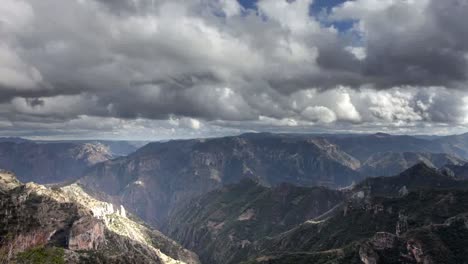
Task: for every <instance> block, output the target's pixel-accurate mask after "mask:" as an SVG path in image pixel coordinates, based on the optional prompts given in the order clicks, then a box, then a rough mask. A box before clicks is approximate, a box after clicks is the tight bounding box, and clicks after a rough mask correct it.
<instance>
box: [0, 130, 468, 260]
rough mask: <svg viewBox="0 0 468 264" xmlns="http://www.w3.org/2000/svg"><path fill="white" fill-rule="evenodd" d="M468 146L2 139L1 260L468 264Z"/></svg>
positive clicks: (274, 138) (258, 136)
mask: <svg viewBox="0 0 468 264" xmlns="http://www.w3.org/2000/svg"><path fill="white" fill-rule="evenodd" d="M466 140H468V135H458V136H448V137H435V136H434V137H416V136H394V135H388V134H384V133H377V134H372V135H327V134H316V135H314V134H270V133H248V134H243V135H240V136H230V137H223V138H207V139H189V140H171V141H166V142H151V143H147V142H131V141H128V142H126V141H118V142H114V141H102V140H85V141H33V140H26V139H21V138H1V139H0V168H3V169H6V170H9V171H13V172H14V173H15V174H16V175H17V176H13V174H12V173H8V172H2V173H0V175H1V177H0V186H1V188H0V191H1V192H0V194H1V195H2V199H1V203H0V214H1V216H2V219H3V220H2V224H3V225H2V227H1V230H0V237H1V238H2V239H0V258H1V259H2V260H5V259H7V260H8V261H10V262H11V263H15V262H16V263H49V262H50V263H55V262H53V261H58V262H57V263H63V262H62V261H65V262H66V263H86V261H88V262H91V263H142V262H143V263H208V264H218V263H223V264H224V263H241V262H242V263H329V264H331V263H426V264H427V263H465V262H463V261H464V259H467V258H468V255H467V253H466V250H465V249H464V248H463V247H462V246H463V245H468V243H467V242H466V241H465V240H466V239H465V238H464V234H465V233H468V232H467V230H466V226H468V220H467V215H468V212H467V211H466V210H465V208H467V207H466V200H465V199H468V195H467V192H468V182H467V181H466V180H467V179H468V176H467V175H468V173H467V172H468V169H467V168H468V165H467V163H466V159H467V158H468V144H465V142H466ZM146 143H147V144H146ZM16 177H17V178H18V180H17V179H16ZM21 182H28V183H25V184H23V183H21ZM33 182H34V183H33ZM40 184H46V185H45V186H44V185H40ZM48 219H53V221H49V220H48ZM156 229H159V230H161V231H162V232H163V233H164V234H165V235H163V233H161V232H159V231H157V230H156ZM10 230H12V231H10ZM175 241H177V242H175ZM179 243H180V244H179ZM185 248H187V249H185ZM444 256H445V257H446V258H447V262H441V258H443V257H444ZM31 259H35V260H37V259H39V260H41V259H42V260H44V259H46V260H47V261H49V262H47V261H46V262H34V261H35V260H34V261H31ZM28 261H29V262H28ZM135 261H138V262H135Z"/></svg>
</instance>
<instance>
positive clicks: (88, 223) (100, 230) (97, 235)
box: [68, 217, 105, 250]
mask: <svg viewBox="0 0 468 264" xmlns="http://www.w3.org/2000/svg"><path fill="white" fill-rule="evenodd" d="M104 229H105V227H104V224H103V223H102V222H101V221H99V220H97V219H95V218H92V217H83V218H81V219H79V220H78V221H76V222H74V223H73V226H72V228H71V230H70V236H69V238H68V248H69V249H71V250H97V249H98V248H99V246H100V245H101V244H102V243H103V242H104V240H105V236H104Z"/></svg>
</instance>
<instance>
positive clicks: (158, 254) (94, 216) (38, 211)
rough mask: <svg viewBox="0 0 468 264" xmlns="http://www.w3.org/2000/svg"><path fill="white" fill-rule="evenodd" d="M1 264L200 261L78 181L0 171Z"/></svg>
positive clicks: (171, 262) (172, 262)
mask: <svg viewBox="0 0 468 264" xmlns="http://www.w3.org/2000/svg"><path fill="white" fill-rule="evenodd" d="M0 238H1V239H0V263H122V264H125V263H168V264H176V263H187V264H196V263H199V261H198V257H197V255H196V254H194V253H192V252H190V251H188V250H186V249H184V248H182V247H181V246H180V245H178V244H177V243H176V242H174V241H172V240H170V239H169V238H167V237H165V236H164V235H162V234H161V233H160V232H158V231H155V230H153V229H151V228H149V227H148V226H146V225H144V224H143V223H142V222H139V221H138V220H135V219H134V218H133V217H132V216H130V215H129V214H127V212H126V210H125V209H124V207H122V206H119V205H115V204H112V203H106V202H101V201H99V200H96V199H95V198H93V197H92V196H90V195H89V194H88V193H87V192H86V191H85V190H84V189H83V188H81V187H80V186H79V185H76V184H72V185H68V186H65V187H58V186H56V187H51V188H47V187H44V186H42V185H37V184H34V183H27V184H22V183H21V182H19V181H18V180H17V179H16V178H15V176H14V175H13V174H11V173H8V172H5V171H2V172H0Z"/></svg>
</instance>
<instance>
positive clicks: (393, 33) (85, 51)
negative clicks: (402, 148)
mask: <svg viewBox="0 0 468 264" xmlns="http://www.w3.org/2000/svg"><path fill="white" fill-rule="evenodd" d="M312 2H313V1H312V0H296V1H280V0H262V1H259V2H258V3H257V5H256V9H255V10H254V9H249V10H246V9H244V8H243V7H242V6H240V5H239V4H238V2H237V1H235V0H210V1H206V0H195V1H184V0H173V1H153V0H138V1H130V0H115V1H110V0H72V1H60V0H42V1H33V0H4V2H3V3H2V5H1V6H0V117H1V118H0V126H1V125H2V124H3V125H4V126H9V123H8V122H13V123H15V122H16V124H18V122H24V123H28V124H31V126H33V124H34V123H40V122H43V123H50V124H55V122H56V121H57V120H60V121H63V122H72V121H73V120H81V121H80V122H78V123H73V125H71V127H73V126H75V127H82V126H83V125H84V123H86V122H91V121H90V120H92V119H89V118H84V116H87V117H95V118H102V119H105V118H108V119H110V120H113V121H112V122H115V123H112V124H114V125H115V124H116V123H118V122H117V121H115V120H114V119H117V120H122V121H121V122H123V123H127V122H130V123H131V122H132V120H138V119H148V120H163V121H164V122H166V121H167V120H171V118H174V117H176V118H186V119H183V120H185V121H183V122H182V121H181V122H179V123H178V124H181V123H184V122H185V123H186V124H188V125H187V127H188V128H191V129H195V128H196V129H200V126H201V125H200V124H201V123H200V122H208V123H209V122H211V121H212V122H215V123H216V122H219V124H225V125H226V126H227V127H229V125H227V123H229V122H232V124H234V123H235V124H237V125H236V126H239V127H243V126H241V125H239V124H238V122H241V123H242V122H245V124H247V126H250V125H252V126H253V125H255V126H256V127H261V126H262V125H261V124H260V123H265V124H270V125H271V126H270V125H268V126H267V127H274V126H276V125H278V126H285V127H288V126H289V127H293V126H313V125H317V124H322V125H323V124H328V125H331V124H336V126H337V127H338V126H344V127H346V124H348V125H349V124H352V125H353V126H355V127H357V126H359V125H362V126H372V125H373V124H374V125H375V126H380V125H381V124H382V122H387V123H393V124H394V125H401V124H400V123H399V122H403V123H411V122H423V123H424V122H426V123H452V124H462V123H464V122H466V120H467V119H466V116H467V113H468V110H467V109H465V108H464V105H465V104H466V102H468V101H466V100H465V97H466V96H467V95H468V94H467V93H465V92H464V90H466V84H467V78H468V76H467V73H468V67H467V63H468V55H467V54H468V27H466V26H465V23H464V22H465V21H464V20H465V19H464V18H465V16H466V14H468V3H467V2H468V0H447V1H435V0H431V1H430V0H420V1H398V0H365V1H364V0H356V1H347V2H345V3H344V4H342V5H339V6H336V7H335V8H332V9H327V10H328V13H327V12H325V13H324V12H322V13H321V14H320V17H314V16H311V15H310V13H309V7H310V5H311V4H312ZM56 10H60V12H56ZM342 21H348V23H350V22H349V21H353V23H354V26H353V27H352V28H351V29H348V28H346V31H341V32H340V31H339V29H336V28H334V27H333V25H334V23H336V22H342ZM454 88H457V89H454ZM451 90H453V91H454V92H449V91H451ZM187 120H188V121H187ZM93 121H94V120H93ZM163 121H161V122H163ZM2 122H3V123H2ZM167 122H169V121H167ZM197 122H198V123H197ZM252 122H259V123H255V124H253V123H252ZM172 123H174V122H172ZM132 124H133V123H132ZM217 124H218V123H217ZM144 125H145V126H148V123H144ZM108 127H112V125H109V126H104V127H103V129H108ZM69 128H70V127H69ZM92 128H93V127H92V126H90V128H89V129H92ZM12 129H13V130H14V128H12ZM64 129H65V128H64ZM86 129H87V128H86ZM95 129H97V128H95ZM167 129H168V131H170V129H169V128H167ZM213 129H214V128H213ZM243 129H245V127H243Z"/></svg>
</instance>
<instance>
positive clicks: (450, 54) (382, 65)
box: [332, 0, 468, 88]
mask: <svg viewBox="0 0 468 264" xmlns="http://www.w3.org/2000/svg"><path fill="white" fill-rule="evenodd" d="M366 4H367V6H366ZM378 5H380V6H381V7H379V6H378ZM366 7H369V9H366ZM464 14H465V15H464ZM466 14H468V1H466V0H448V1H434V0H432V1H425V0H421V1H382V2H380V3H379V2H378V1H355V2H354V3H352V4H346V3H345V4H344V5H342V6H340V7H337V8H335V9H334V13H333V14H332V16H334V17H335V18H341V19H357V20H358V21H359V22H358V23H360V26H361V27H363V30H362V32H361V33H362V34H363V35H364V36H363V42H364V46H365V47H366V49H367V56H366V59H365V60H364V61H363V66H362V75H363V82H366V81H369V82H371V83H374V84H375V85H376V87H381V88H388V87H392V86H398V85H416V86H434V85H441V86H448V87H452V86H460V84H462V83H464V82H466V80H467V77H468V68H467V66H468V65H467V57H466V54H467V52H468V41H467V40H468V35H467V33H468V30H467V27H466V26H465V21H464V20H465V19H464V16H466Z"/></svg>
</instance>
